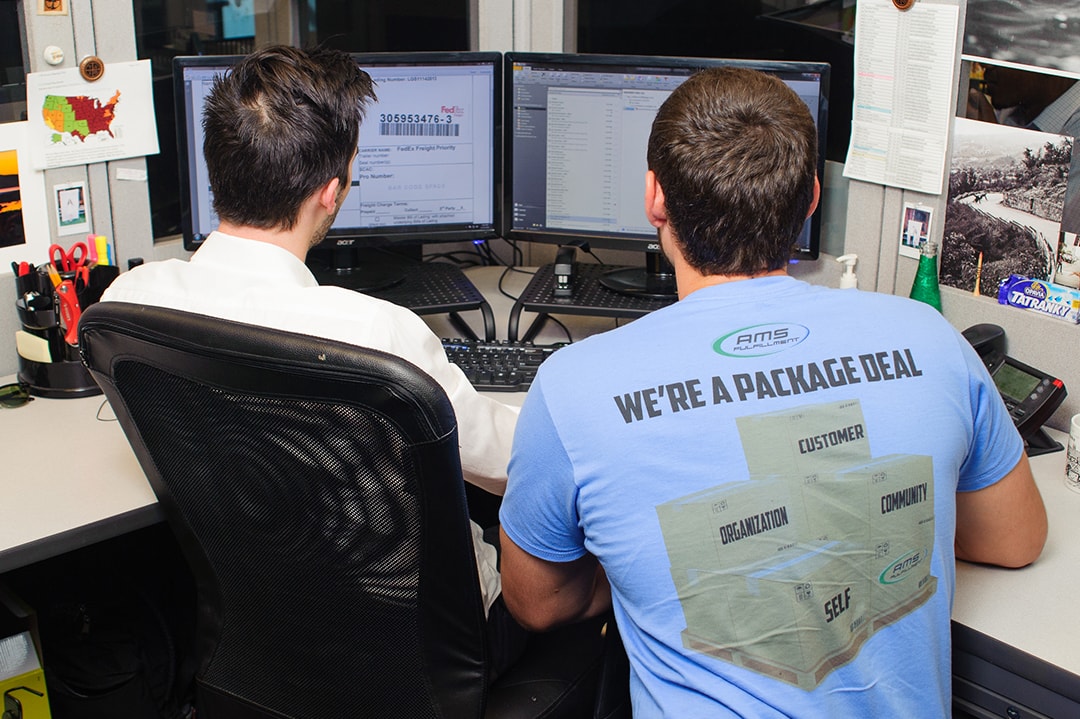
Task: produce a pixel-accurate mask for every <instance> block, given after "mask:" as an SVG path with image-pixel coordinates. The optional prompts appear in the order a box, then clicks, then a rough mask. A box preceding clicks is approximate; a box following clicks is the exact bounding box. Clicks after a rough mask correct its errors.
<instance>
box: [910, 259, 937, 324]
mask: <svg viewBox="0 0 1080 719" xmlns="http://www.w3.org/2000/svg"><path fill="white" fill-rule="evenodd" d="M911 299H913V300H919V301H920V302H925V303H926V304H928V305H930V306H931V307H933V308H934V309H936V310H937V311H938V312H941V288H940V287H938V272H937V243H936V242H924V243H923V245H922V247H920V248H919V269H918V270H917V271H916V272H915V282H914V283H913V284H912V285H911Z"/></svg>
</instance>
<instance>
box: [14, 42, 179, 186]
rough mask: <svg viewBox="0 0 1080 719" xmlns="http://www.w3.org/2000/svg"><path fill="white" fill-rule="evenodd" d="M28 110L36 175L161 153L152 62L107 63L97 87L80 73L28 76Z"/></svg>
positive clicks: (72, 70) (75, 70)
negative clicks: (155, 115)
mask: <svg viewBox="0 0 1080 719" xmlns="http://www.w3.org/2000/svg"><path fill="white" fill-rule="evenodd" d="M26 105H27V107H29V108H32V110H31V112H30V113H29V114H30V118H29V129H30V137H29V140H30V147H29V149H30V153H31V158H32V164H33V166H34V167H35V168H36V169H39V170H47V169H51V168H54V167H69V166H72V165H88V164H91V163H95V162H108V161H111V160H120V159H123V158H127V157H142V156H146V155H155V154H157V152H158V137H157V123H156V121H155V118H154V92H153V81H152V78H151V75H150V61H149V60H136V61H132V62H107V63H105V71H104V74H103V75H102V76H101V78H100V79H98V80H95V81H93V82H91V81H87V80H84V79H83V78H82V76H81V75H80V74H79V69H78V68H63V69H60V70H48V71H45V72H32V73H30V74H29V75H27V76H26ZM132 172H134V173H135V175H138V174H139V173H138V171H137V170H132ZM143 174H145V170H144V171H143ZM128 179H138V178H136V177H134V176H133V177H132V178H128ZM143 179H145V178H143Z"/></svg>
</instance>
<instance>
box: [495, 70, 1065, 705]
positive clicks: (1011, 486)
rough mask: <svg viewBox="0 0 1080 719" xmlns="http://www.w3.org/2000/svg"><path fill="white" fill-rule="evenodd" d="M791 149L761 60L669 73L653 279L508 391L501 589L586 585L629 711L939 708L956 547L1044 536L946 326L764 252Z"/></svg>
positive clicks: (522, 595) (782, 91)
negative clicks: (672, 297)
mask: <svg viewBox="0 0 1080 719" xmlns="http://www.w3.org/2000/svg"><path fill="white" fill-rule="evenodd" d="M816 152H817V149H816V130H815V128H814V123H813V120H812V118H811V116H810V114H809V112H808V110H807V108H806V106H805V105H804V104H803V102H802V101H801V100H800V99H799V98H798V97H797V96H796V95H795V93H794V92H792V91H791V90H790V89H788V88H787V87H786V86H785V85H784V83H783V82H781V81H779V80H777V79H775V78H771V77H768V76H766V75H763V74H761V73H757V72H753V71H749V70H745V69H736V68H716V69H711V70H706V71H704V72H702V73H699V74H698V75H695V76H694V77H692V78H690V79H689V80H687V81H686V82H685V83H684V84H683V85H681V86H680V87H679V88H678V89H677V90H676V91H675V92H674V93H673V94H672V95H671V96H670V98H669V99H668V100H667V101H666V102H665V103H664V105H663V106H662V107H661V109H660V111H659V113H658V115H657V118H656V120H655V122H654V124H653V127H652V134H651V136H650V139H649V147H648V161H649V171H648V173H647V175H646V185H645V209H646V214H647V216H648V218H649V220H650V222H651V223H652V224H653V225H654V226H655V227H656V228H657V230H658V234H659V238H660V244H661V247H662V249H663V252H664V254H665V255H666V256H667V258H668V259H669V260H670V261H671V262H672V264H673V265H674V268H675V274H676V279H677V282H678V287H679V298H680V301H679V302H677V303H676V304H674V305H672V306H670V307H667V308H665V309H662V310H659V311H657V312H654V313H652V314H650V315H648V316H647V317H644V318H641V319H639V320H636V321H635V322H633V323H632V324H629V325H627V326H625V327H621V328H619V329H617V330H615V331H612V332H608V333H605V334H602V335H596V336H594V337H591V338H589V339H587V340H585V341H583V342H579V343H576V344H574V345H572V346H569V347H567V348H564V349H562V350H560V351H559V352H558V353H556V354H555V355H554V356H552V357H551V358H550V359H549V360H548V361H547V362H546V363H545V364H544V365H543V366H542V367H541V370H540V372H539V375H538V376H537V379H536V381H535V383H534V384H533V386H532V389H531V390H530V392H529V395H528V397H527V398H526V401H525V404H524V407H523V408H522V412H521V417H520V420H519V422H518V426H517V431H516V434H515V439H514V449H513V453H512V458H511V462H510V478H509V485H508V490H507V493H506V496H505V498H504V501H503V505H502V511H501V521H502V533H503V534H502V548H503V549H502V573H503V574H502V576H503V595H504V597H505V600H506V604H507V606H508V607H509V608H510V610H511V612H512V613H513V614H514V615H515V617H517V619H518V620H519V621H520V622H521V623H522V624H523V625H525V626H527V627H529V628H531V629H536V630H542V629H546V628H550V627H553V626H556V625H559V624H562V623H566V622H571V621H575V620H578V619H581V618H584V617H588V616H593V615H596V614H598V613H600V612H603V611H605V610H606V609H607V608H608V607H609V606H610V607H613V609H614V612H615V616H616V619H617V622H618V625H619V628H620V631H621V633H622V637H623V641H624V643H625V645H626V649H627V653H628V655H629V658H630V663H631V670H632V673H631V695H632V698H633V705H634V716H635V717H636V719H642V718H643V717H660V716H666V717H720V716H746V717H749V716H753V717H823V718H824V717H839V716H850V717H869V716H883V717H884V716H894V717H899V716H905V717H906V716H912V717H914V716H918V717H929V716H948V715H949V714H950V713H951V712H950V705H951V699H952V692H951V685H950V676H951V656H950V646H949V613H950V608H951V605H952V598H953V590H954V577H955V559H956V558H957V557H959V558H961V559H966V560H971V561H977V562H987V563H993V564H1000V565H1003V566H1010V567H1016V566H1023V565H1025V564H1028V563H1030V562H1032V561H1034V560H1035V558H1036V557H1037V556H1038V555H1039V553H1040V551H1041V549H1042V545H1043V542H1044V541H1045V537H1046V514H1045V509H1044V507H1043V504H1042V500H1041V498H1040V497H1039V493H1038V490H1037V489H1036V487H1035V484H1034V482H1033V480H1032V477H1031V470H1030V467H1029V466H1028V461H1027V458H1026V456H1025V454H1024V447H1023V442H1022V441H1021V438H1020V436H1019V435H1018V433H1017V431H1016V429H1015V427H1014V425H1013V422H1012V420H1011V419H1010V417H1009V415H1008V413H1007V411H1006V409H1005V406H1004V403H1003V402H1002V400H1001V397H1000V395H999V393H998V392H997V390H996V389H995V387H994V384H993V381H992V380H991V378H990V377H989V375H988V374H987V372H986V369H985V367H984V366H983V364H982V362H981V361H980V359H979V357H978V356H977V354H976V353H975V352H974V350H973V349H972V348H971V346H970V345H969V344H968V343H967V342H966V341H965V340H964V338H963V337H962V335H960V334H959V333H958V332H957V331H956V330H954V329H953V328H952V327H951V326H950V325H949V324H948V323H947V322H946V321H945V320H944V319H943V318H942V317H941V315H940V314H938V313H937V312H936V311H934V310H933V309H931V308H930V307H928V306H927V305H924V304H921V303H918V302H913V301H911V300H908V299H906V298H900V297H895V296H892V295H885V294H876V293H870V292H859V291H855V290H835V289H827V288H823V287H817V286H812V285H809V284H806V283H804V282H801V281H798V280H796V279H794V278H792V277H789V276H788V275H787V272H786V267H787V265H788V261H789V259H790V256H791V250H792V247H793V245H794V242H795V239H796V237H797V236H798V234H799V231H800V229H801V227H802V225H803V223H804V221H805V219H806V217H808V216H809V214H810V213H811V212H813V210H814V208H815V207H816V205H817V200H818V193H819V186H818V181H817V177H816V172H815V168H816Z"/></svg>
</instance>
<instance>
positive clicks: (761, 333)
mask: <svg viewBox="0 0 1080 719" xmlns="http://www.w3.org/2000/svg"><path fill="white" fill-rule="evenodd" d="M809 336H810V330H809V329H808V328H806V327H804V326H802V325H797V324H764V325H751V326H750V327H743V328H742V329H738V330H735V331H734V332H729V333H728V334H726V335H724V336H723V337H721V338H720V339H718V340H716V342H713V351H714V352H716V353H717V354H721V355H724V356H725V357H764V356H765V355H772V354H776V353H777V352H783V351H784V350H786V349H788V348H789V347H794V346H795V345H797V344H799V343H800V342H802V341H803V340H804V339H806V338H807V337H809Z"/></svg>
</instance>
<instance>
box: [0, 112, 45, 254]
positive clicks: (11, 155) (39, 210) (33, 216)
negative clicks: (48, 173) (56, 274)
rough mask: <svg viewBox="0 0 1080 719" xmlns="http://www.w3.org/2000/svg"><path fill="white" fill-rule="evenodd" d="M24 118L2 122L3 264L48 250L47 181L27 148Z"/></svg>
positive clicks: (0, 250)
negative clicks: (33, 163)
mask: <svg viewBox="0 0 1080 719" xmlns="http://www.w3.org/2000/svg"><path fill="white" fill-rule="evenodd" d="M27 137H28V129H27V123H25V122H8V123H4V124H0V267H6V266H7V265H8V264H9V263H11V262H23V261H25V262H33V263H35V264H40V263H42V262H44V261H45V259H46V258H47V257H48V254H49V251H48V250H49V222H48V215H47V214H46V212H47V210H46V203H45V183H44V177H43V175H42V173H40V172H36V171H35V170H34V169H33V165H32V163H31V161H30V153H29V150H28V148H27Z"/></svg>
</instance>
